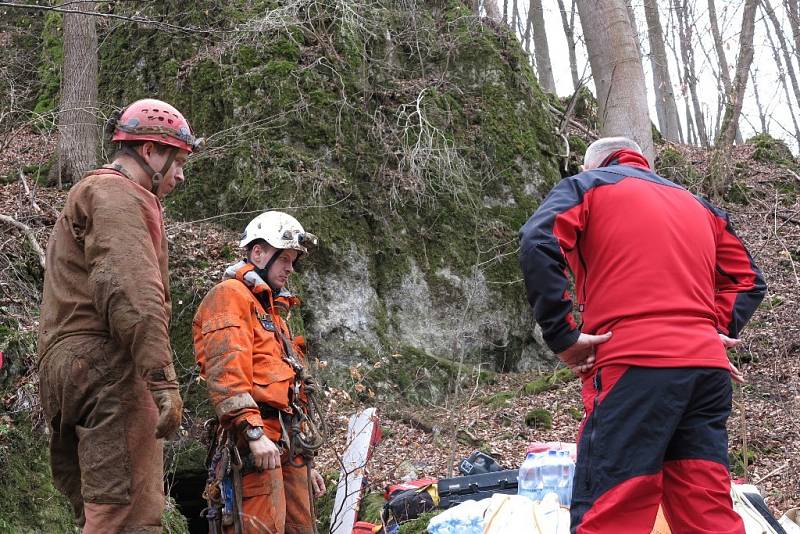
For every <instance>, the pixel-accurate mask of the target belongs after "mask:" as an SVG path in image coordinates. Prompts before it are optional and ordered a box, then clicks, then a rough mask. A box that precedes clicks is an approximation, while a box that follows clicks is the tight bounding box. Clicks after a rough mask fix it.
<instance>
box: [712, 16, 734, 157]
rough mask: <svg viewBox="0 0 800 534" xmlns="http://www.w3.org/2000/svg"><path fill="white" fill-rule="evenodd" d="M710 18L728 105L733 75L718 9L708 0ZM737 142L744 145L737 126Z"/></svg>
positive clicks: (720, 75)
mask: <svg viewBox="0 0 800 534" xmlns="http://www.w3.org/2000/svg"><path fill="white" fill-rule="evenodd" d="M708 18H709V21H710V23H711V37H712V39H713V41H714V50H716V52H717V61H719V77H720V80H721V81H722V86H723V88H724V89H725V93H724V95H725V101H726V105H727V103H728V99H729V98H730V95H731V93H732V91H733V89H732V88H731V73H730V70H729V68H728V59H727V58H726V57H725V49H724V47H723V45H722V34H720V32H719V24H718V23H717V8H716V5H715V4H714V0H708ZM736 142H737V143H739V144H741V143H742V134H741V133H739V126H738V124H737V126H736Z"/></svg>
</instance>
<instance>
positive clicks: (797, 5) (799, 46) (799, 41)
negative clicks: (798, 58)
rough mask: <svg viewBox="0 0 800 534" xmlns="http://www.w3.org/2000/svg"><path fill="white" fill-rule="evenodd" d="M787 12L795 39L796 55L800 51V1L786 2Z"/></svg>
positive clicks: (789, 0)
mask: <svg viewBox="0 0 800 534" xmlns="http://www.w3.org/2000/svg"><path fill="white" fill-rule="evenodd" d="M783 3H784V5H785V6H786V11H787V12H788V13H789V27H790V28H791V29H792V37H794V50H795V53H797V52H798V51H800V0H784V2H783Z"/></svg>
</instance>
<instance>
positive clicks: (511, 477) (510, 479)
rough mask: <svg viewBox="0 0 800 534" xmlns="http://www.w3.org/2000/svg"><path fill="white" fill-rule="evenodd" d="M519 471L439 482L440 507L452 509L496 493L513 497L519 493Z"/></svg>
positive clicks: (497, 472)
mask: <svg viewBox="0 0 800 534" xmlns="http://www.w3.org/2000/svg"><path fill="white" fill-rule="evenodd" d="M518 472H519V470H518V469H507V470H505V471H495V472H493V473H481V474H480V475H470V476H463V477H455V478H445V479H442V480H440V481H439V483H438V490H439V499H440V501H439V507H440V508H450V507H451V506H455V505H457V504H460V503H462V502H464V501H468V500H470V499H472V500H473V501H479V500H481V499H488V498H489V497H491V496H492V495H493V494H495V493H505V494H507V495H513V494H516V493H517V473H518Z"/></svg>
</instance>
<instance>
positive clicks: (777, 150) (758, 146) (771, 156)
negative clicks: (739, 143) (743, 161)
mask: <svg viewBox="0 0 800 534" xmlns="http://www.w3.org/2000/svg"><path fill="white" fill-rule="evenodd" d="M747 144H749V145H754V146H755V151H754V152H753V159H754V160H756V161H764V162H770V163H781V164H793V163H795V159H794V156H792V151H791V150H789V147H788V146H786V143H785V142H784V141H782V140H780V139H775V138H774V137H772V136H770V135H769V134H767V133H761V134H758V135H755V136H753V137H751V138H750V139H748V140H747Z"/></svg>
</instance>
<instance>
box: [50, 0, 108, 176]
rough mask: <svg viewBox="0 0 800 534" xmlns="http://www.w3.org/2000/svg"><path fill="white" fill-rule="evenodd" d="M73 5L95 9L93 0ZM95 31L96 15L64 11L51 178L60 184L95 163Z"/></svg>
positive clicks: (96, 139) (79, 7)
mask: <svg viewBox="0 0 800 534" xmlns="http://www.w3.org/2000/svg"><path fill="white" fill-rule="evenodd" d="M77 4H78V5H77V6H75V8H76V9H78V10H81V11H89V12H94V11H95V2H87V1H83V0H78V1H77ZM96 108H97V31H96V30H95V18H94V17H93V16H90V15H84V14H79V13H65V14H64V72H63V76H62V79H61V100H60V102H59V112H58V132H59V140H58V157H57V160H56V164H55V165H54V166H53V167H52V169H51V170H50V178H51V179H52V180H54V181H56V182H57V183H58V185H59V187H61V185H62V184H63V183H64V182H72V183H74V182H77V181H78V180H80V179H81V177H82V176H83V174H84V173H86V171H88V170H91V169H92V168H93V167H94V166H95V165H96V164H97V146H98V140H99V132H98V125H97V119H96V115H95V110H96Z"/></svg>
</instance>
